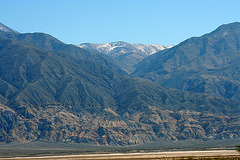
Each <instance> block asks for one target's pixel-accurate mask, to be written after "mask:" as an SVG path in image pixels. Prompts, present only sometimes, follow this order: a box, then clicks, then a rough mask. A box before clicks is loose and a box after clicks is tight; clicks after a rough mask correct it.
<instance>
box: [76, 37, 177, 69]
mask: <svg viewBox="0 0 240 160" xmlns="http://www.w3.org/2000/svg"><path fill="white" fill-rule="evenodd" d="M77 46H78V47H80V48H83V49H86V50H89V51H95V52H100V53H103V54H106V55H109V56H111V57H113V58H114V59H116V60H117V61H118V62H119V64H120V65H121V66H122V68H123V69H124V70H125V71H126V72H128V73H131V72H133V71H134V65H136V64H137V63H139V62H140V61H142V60H143V59H144V58H146V57H148V56H149V55H152V54H154V53H156V52H157V51H161V50H164V49H167V48H171V47H173V46H162V45H147V44H133V43H126V42H121V41H119V42H111V43H100V44H97V43H83V44H79V45H77Z"/></svg>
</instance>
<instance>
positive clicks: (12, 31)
mask: <svg viewBox="0 0 240 160" xmlns="http://www.w3.org/2000/svg"><path fill="white" fill-rule="evenodd" d="M0 30H1V31H3V32H9V33H17V34H18V32H17V31H15V30H13V29H11V28H9V27H7V26H5V25H4V24H2V23H1V22H0Z"/></svg>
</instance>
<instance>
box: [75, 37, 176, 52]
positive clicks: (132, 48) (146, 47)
mask: <svg viewBox="0 0 240 160" xmlns="http://www.w3.org/2000/svg"><path fill="white" fill-rule="evenodd" d="M77 46H78V47H80V48H83V49H87V50H91V51H97V52H101V53H104V54H107V55H108V54H109V55H112V56H119V55H123V54H125V53H129V52H141V53H144V54H146V55H147V56H149V55H152V54H154V53H156V52H158V51H161V50H164V49H168V48H171V47H173V46H174V45H171V46H163V45H151V44H136V43H126V42H121V41H119V42H111V43H82V44H79V45H77Z"/></svg>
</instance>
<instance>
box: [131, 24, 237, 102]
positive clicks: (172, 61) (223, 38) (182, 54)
mask: <svg viewBox="0 0 240 160" xmlns="http://www.w3.org/2000/svg"><path fill="white" fill-rule="evenodd" d="M239 58H240V23H231V24H227V25H222V26H220V27H219V28H218V29H216V30H215V31H213V32H211V33H209V34H206V35H203V36H201V37H194V38H190V39H188V40H186V41H184V42H182V43H180V44H179V45H177V46H175V47H173V48H171V49H169V50H165V51H161V52H158V53H156V54H154V55H152V56H150V57H148V58H146V59H145V60H143V61H142V62H141V63H139V64H138V66H137V69H136V71H135V72H134V73H133V75H134V76H139V77H144V78H147V79H150V80H151V81H153V82H156V83H158V84H160V85H162V86H165V87H171V88H178V89H183V90H187V91H191V92H202V93H208V94H212V95H215V96H220V97H224V98H228V99H233V100H238V101H239V98H240V89H239V87H240V81H239V80H240V77H239V76H240V74H239V62H240V59H239Z"/></svg>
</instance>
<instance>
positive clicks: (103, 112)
mask: <svg viewBox="0 0 240 160" xmlns="http://www.w3.org/2000/svg"><path fill="white" fill-rule="evenodd" d="M52 44H54V43H52ZM86 53H87V52H86ZM88 53H89V52H88ZM86 56H88V55H86ZM93 60H94V59H93ZM93 60H86V59H79V58H78V57H76V56H72V55H70V54H68V53H64V52H57V51H53V50H47V49H43V48H39V47H36V46H33V45H31V44H30V43H27V42H22V41H21V42H19V41H15V40H10V39H4V38H0V142H1V143H8V142H29V141H34V140H46V141H51V142H66V143H67V142H71V143H90V144H101V145H135V144H142V143H148V142H152V141H155V140H176V141H177V140H213V139H228V138H236V137H239V135H240V130H239V127H240V117H239V114H238V113H239V111H240V108H239V106H240V103H239V102H234V101H230V100H226V99H223V98H218V97H214V96H209V95H206V94H198V93H190V92H186V91H180V90H176V89H167V88H164V87H160V86H159V85H158V84H154V83H152V82H150V81H148V80H145V79H140V78H130V77H128V76H126V75H125V74H122V73H119V72H117V71H116V70H114V69H112V68H109V67H107V66H106V63H104V64H101V63H99V62H94V61H93ZM227 69H228V68H226V72H227ZM229 69H231V68H229Z"/></svg>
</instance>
